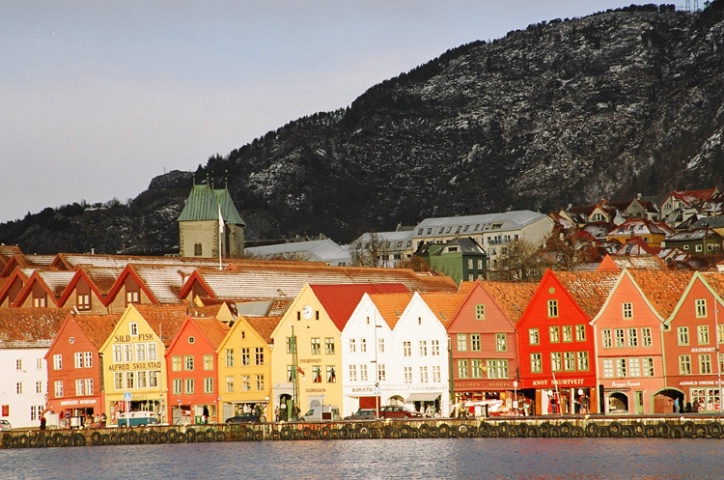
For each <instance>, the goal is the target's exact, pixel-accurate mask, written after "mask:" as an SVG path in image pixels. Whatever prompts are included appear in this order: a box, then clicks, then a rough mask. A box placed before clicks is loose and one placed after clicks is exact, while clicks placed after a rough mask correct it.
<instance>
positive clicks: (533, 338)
mask: <svg viewBox="0 0 724 480" xmlns="http://www.w3.org/2000/svg"><path fill="white" fill-rule="evenodd" d="M528 344H529V345H539V344H540V334H539V333H538V329H537V328H529V329H528Z"/></svg>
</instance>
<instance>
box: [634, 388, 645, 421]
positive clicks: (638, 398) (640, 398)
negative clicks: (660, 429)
mask: <svg viewBox="0 0 724 480" xmlns="http://www.w3.org/2000/svg"><path fill="white" fill-rule="evenodd" d="M634 398H635V402H636V414H637V415H643V414H644V392H643V391H642V390H636V392H634Z"/></svg>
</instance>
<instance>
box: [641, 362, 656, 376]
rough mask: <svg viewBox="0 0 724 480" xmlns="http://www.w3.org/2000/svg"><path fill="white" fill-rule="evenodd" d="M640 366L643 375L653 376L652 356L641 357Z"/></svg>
mask: <svg viewBox="0 0 724 480" xmlns="http://www.w3.org/2000/svg"><path fill="white" fill-rule="evenodd" d="M641 364H642V365H641V367H642V369H643V374H644V377H653V376H654V359H653V357H644V358H642V359H641Z"/></svg>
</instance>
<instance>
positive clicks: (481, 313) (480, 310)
mask: <svg viewBox="0 0 724 480" xmlns="http://www.w3.org/2000/svg"><path fill="white" fill-rule="evenodd" d="M475 320H485V305H484V304H482V303H481V304H478V305H475Z"/></svg>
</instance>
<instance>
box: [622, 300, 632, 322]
mask: <svg viewBox="0 0 724 480" xmlns="http://www.w3.org/2000/svg"><path fill="white" fill-rule="evenodd" d="M622 307H623V318H624V320H631V319H632V318H633V303H631V302H625V303H623V304H622Z"/></svg>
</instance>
